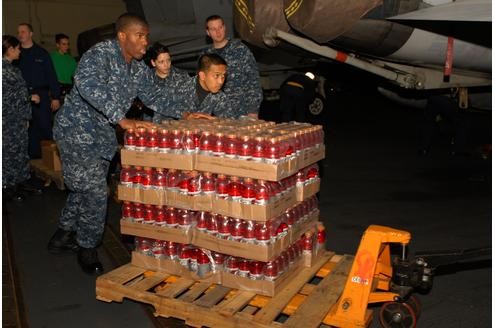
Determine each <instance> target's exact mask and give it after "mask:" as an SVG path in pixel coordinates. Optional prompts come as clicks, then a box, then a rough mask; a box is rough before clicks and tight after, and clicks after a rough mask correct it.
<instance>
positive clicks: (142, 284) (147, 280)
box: [132, 272, 168, 290]
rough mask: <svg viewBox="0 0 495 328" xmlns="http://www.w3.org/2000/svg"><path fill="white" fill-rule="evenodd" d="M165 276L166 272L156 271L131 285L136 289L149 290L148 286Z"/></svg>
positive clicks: (156, 283)
mask: <svg viewBox="0 0 495 328" xmlns="http://www.w3.org/2000/svg"><path fill="white" fill-rule="evenodd" d="M167 277H168V274H166V273H163V272H156V273H155V274H154V275H152V276H148V277H147V278H145V279H143V280H141V281H139V282H138V283H137V284H135V285H134V286H132V288H133V289H136V290H149V289H150V288H152V287H155V286H156V285H158V284H159V283H161V282H162V281H163V280H164V279H165V278H167Z"/></svg>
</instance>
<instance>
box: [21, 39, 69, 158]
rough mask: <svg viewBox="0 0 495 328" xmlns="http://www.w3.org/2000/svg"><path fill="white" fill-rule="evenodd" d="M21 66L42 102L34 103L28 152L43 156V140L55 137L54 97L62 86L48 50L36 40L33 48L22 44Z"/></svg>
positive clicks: (29, 86)
mask: <svg viewBox="0 0 495 328" xmlns="http://www.w3.org/2000/svg"><path fill="white" fill-rule="evenodd" d="M19 68H20V69H21V72H22V76H23V77H24V80H25V81H26V83H27V86H28V89H29V92H30V93H31V94H38V95H39V96H40V103H39V104H35V103H33V104H32V105H31V106H32V115H33V117H32V120H31V124H30V126H29V154H30V155H31V157H33V158H38V157H41V144H40V141H41V140H43V139H52V110H51V108H50V103H51V98H52V99H59V98H60V86H59V84H58V81H57V75H56V73H55V69H54V68H53V63H52V59H51V58H50V55H49V54H48V52H47V51H46V50H45V49H43V48H42V47H41V46H39V45H37V44H36V43H34V44H33V46H32V47H31V48H22V47H21V56H20V58H19Z"/></svg>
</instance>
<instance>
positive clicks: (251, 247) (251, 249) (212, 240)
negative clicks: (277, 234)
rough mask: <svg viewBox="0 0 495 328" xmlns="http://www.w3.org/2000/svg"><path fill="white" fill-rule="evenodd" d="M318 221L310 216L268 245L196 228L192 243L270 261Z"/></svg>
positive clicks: (230, 253)
mask: <svg viewBox="0 0 495 328" xmlns="http://www.w3.org/2000/svg"><path fill="white" fill-rule="evenodd" d="M317 222H318V218H317V217H313V218H309V219H308V220H307V221H306V222H304V223H303V224H301V225H296V226H295V227H294V228H291V229H289V231H288V233H287V235H285V236H284V237H282V238H279V239H277V240H276V241H275V242H274V243H270V244H267V245H256V244H247V243H243V242H239V241H235V240H226V239H220V238H217V237H216V236H212V235H210V234H208V233H205V232H201V231H198V230H197V229H194V231H193V233H192V239H191V244H193V245H196V246H199V247H203V248H207V249H209V250H212V251H215V252H219V253H223V254H228V255H232V256H237V257H242V258H246V259H251V260H256V261H262V262H268V261H270V260H272V259H274V258H276V257H277V256H279V255H280V254H281V253H282V252H283V251H284V250H286V249H287V248H288V247H289V246H290V245H291V244H293V243H294V242H296V241H297V240H298V239H299V238H300V237H301V235H302V234H304V233H305V232H306V231H308V230H310V229H312V228H314V227H315V226H316V223H317Z"/></svg>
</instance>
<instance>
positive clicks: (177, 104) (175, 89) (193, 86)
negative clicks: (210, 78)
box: [155, 76, 240, 118]
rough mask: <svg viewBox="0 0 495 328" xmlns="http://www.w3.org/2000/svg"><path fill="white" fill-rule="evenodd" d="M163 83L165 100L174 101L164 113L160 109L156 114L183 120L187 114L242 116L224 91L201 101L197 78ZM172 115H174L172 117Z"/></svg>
mask: <svg viewBox="0 0 495 328" xmlns="http://www.w3.org/2000/svg"><path fill="white" fill-rule="evenodd" d="M162 82H163V83H161V84H160V86H161V87H162V90H163V91H162V92H163V94H164V95H165V98H167V99H168V100H170V99H173V101H172V102H169V106H168V107H167V108H165V111H164V113H162V111H161V110H160V109H158V110H157V113H155V114H161V115H165V116H167V115H168V116H172V117H174V118H181V117H182V115H183V114H184V113H185V112H200V113H207V114H210V115H214V116H218V117H224V118H237V117H239V116H240V115H239V113H238V112H237V111H233V110H232V106H231V102H230V100H229V99H228V98H227V96H226V95H225V93H224V92H222V91H220V92H218V93H208V94H207V95H206V97H205V98H204V99H203V100H202V101H201V100H200V98H199V96H198V94H197V88H200V86H199V85H198V84H199V82H198V77H197V76H194V77H189V78H188V79H187V80H182V79H176V80H172V79H168V78H167V79H164V80H163V81H162ZM172 113H173V115H171V114H172Z"/></svg>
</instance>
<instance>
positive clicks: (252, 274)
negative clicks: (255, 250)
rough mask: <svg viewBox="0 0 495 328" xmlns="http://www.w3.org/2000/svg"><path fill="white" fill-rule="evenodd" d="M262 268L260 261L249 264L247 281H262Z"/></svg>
mask: <svg viewBox="0 0 495 328" xmlns="http://www.w3.org/2000/svg"><path fill="white" fill-rule="evenodd" d="M263 266H264V263H263V262H261V261H251V264H250V266H249V279H251V280H262V279H263Z"/></svg>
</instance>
